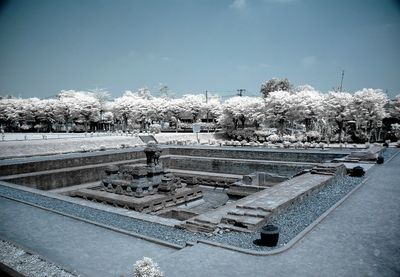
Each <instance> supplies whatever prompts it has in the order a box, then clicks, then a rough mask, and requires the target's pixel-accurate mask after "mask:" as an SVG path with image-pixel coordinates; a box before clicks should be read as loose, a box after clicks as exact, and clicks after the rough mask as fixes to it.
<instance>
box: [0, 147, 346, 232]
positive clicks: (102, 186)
mask: <svg viewBox="0 0 400 277" xmlns="http://www.w3.org/2000/svg"><path fill="white" fill-rule="evenodd" d="M160 149H161V150H162V155H161V152H160V153H159V154H160V155H158V157H156V159H154V158H151V157H149V156H148V155H146V154H145V153H144V151H143V149H141V148H137V149H130V150H115V151H105V152H102V153H80V154H70V155H62V156H61V155H60V156H48V157H40V158H26V159H17V160H14V161H13V160H9V161H2V164H0V167H1V169H2V171H1V174H2V175H3V176H2V177H0V179H1V180H3V181H6V182H10V183H14V184H18V185H22V186H27V187H31V188H35V189H41V190H47V191H50V192H52V193H57V194H62V195H64V196H70V197H74V198H80V199H85V200H87V201H91V202H97V203H103V204H106V205H107V207H120V208H126V209H130V210H133V211H137V212H140V213H144V214H149V215H151V216H157V217H160V218H164V219H173V220H175V221H174V225H175V226H176V227H178V228H184V229H188V230H191V231H194V232H214V231H215V230H216V229H221V228H222V229H231V230H238V231H243V232H252V231H254V230H256V229H257V228H259V227H260V226H261V225H263V224H264V223H265V222H266V221H267V220H268V219H269V218H271V216H273V215H275V214H278V213H281V212H283V211H284V210H285V208H287V207H288V206H290V205H293V204H294V203H296V201H301V199H303V198H304V197H307V196H308V195H310V194H312V193H313V192H316V191H318V190H319V189H320V188H322V187H323V186H324V185H326V184H329V183H330V182H332V180H333V179H334V178H335V176H336V175H338V174H339V175H340V174H345V171H346V170H345V169H344V168H343V166H341V165H340V164H338V163H336V164H329V163H328V164H327V163H326V162H327V161H331V160H334V159H341V158H344V157H345V156H346V155H348V153H347V152H346V151H340V150H337V151H326V150H325V151H320V150H289V149H262V148H241V149H238V148H221V147H161V148H160ZM154 153H156V154H157V153H158V152H157V151H154ZM156 156H157V155H156ZM322 165H323V166H322ZM300 173H302V174H300ZM132 174H133V175H132ZM299 174H300V175H299ZM4 175H5V176H4ZM112 175H115V176H117V175H118V176H119V177H120V178H119V179H118V178H117V179H113V178H111V179H113V180H111V179H110V176H112ZM115 176H114V177H115ZM107 178H108V179H107ZM107 180H108V181H107ZM171 182H172V183H171ZM174 182H178V183H179V184H180V185H177V186H176V185H174ZM171 185H172V187H175V188H173V189H171ZM160 222H163V221H162V220H160Z"/></svg>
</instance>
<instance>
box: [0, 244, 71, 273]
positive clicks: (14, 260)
mask: <svg viewBox="0 0 400 277" xmlns="http://www.w3.org/2000/svg"><path fill="white" fill-rule="evenodd" d="M0 261H1V262H2V263H3V264H5V265H7V266H8V267H10V268H13V269H14V270H15V271H17V272H19V273H21V274H23V275H25V276H30V277H49V276H57V277H74V276H79V275H75V274H71V273H70V272H67V271H65V270H63V269H62V268H60V267H58V266H56V265H54V264H52V263H50V262H48V261H46V260H44V259H43V258H41V257H40V256H39V255H36V254H31V253H29V252H26V251H25V250H23V249H21V248H20V247H17V246H15V245H13V244H11V243H9V242H7V241H3V240H0Z"/></svg>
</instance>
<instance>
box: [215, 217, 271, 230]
mask: <svg viewBox="0 0 400 277" xmlns="http://www.w3.org/2000/svg"><path fill="white" fill-rule="evenodd" d="M265 221H266V219H264V218H260V217H253V216H235V215H229V214H227V215H225V216H224V217H223V218H222V220H221V223H225V224H228V225H232V226H235V227H241V228H245V229H248V230H255V229H257V227H258V226H260V225H262V224H263V223H264V222H265Z"/></svg>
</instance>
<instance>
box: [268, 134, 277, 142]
mask: <svg viewBox="0 0 400 277" xmlns="http://www.w3.org/2000/svg"><path fill="white" fill-rule="evenodd" d="M267 140H268V141H270V142H272V143H275V142H278V141H279V140H280V138H279V136H278V135H277V134H273V135H270V136H269V137H267Z"/></svg>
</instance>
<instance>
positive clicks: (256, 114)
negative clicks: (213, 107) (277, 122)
mask: <svg viewBox="0 0 400 277" xmlns="http://www.w3.org/2000/svg"><path fill="white" fill-rule="evenodd" d="M263 109H264V103H263V101H262V99H261V98H259V97H247V96H245V97H239V96H237V97H232V98H230V99H228V100H226V101H225V102H224V103H223V104H222V114H221V116H220V118H219V123H220V125H221V126H223V127H224V128H225V129H228V130H229V129H232V130H237V129H238V127H239V126H240V127H241V128H242V129H244V127H245V124H246V122H248V123H252V124H253V125H254V126H255V127H257V126H258V124H259V123H260V122H262V121H263V119H264V113H263Z"/></svg>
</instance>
